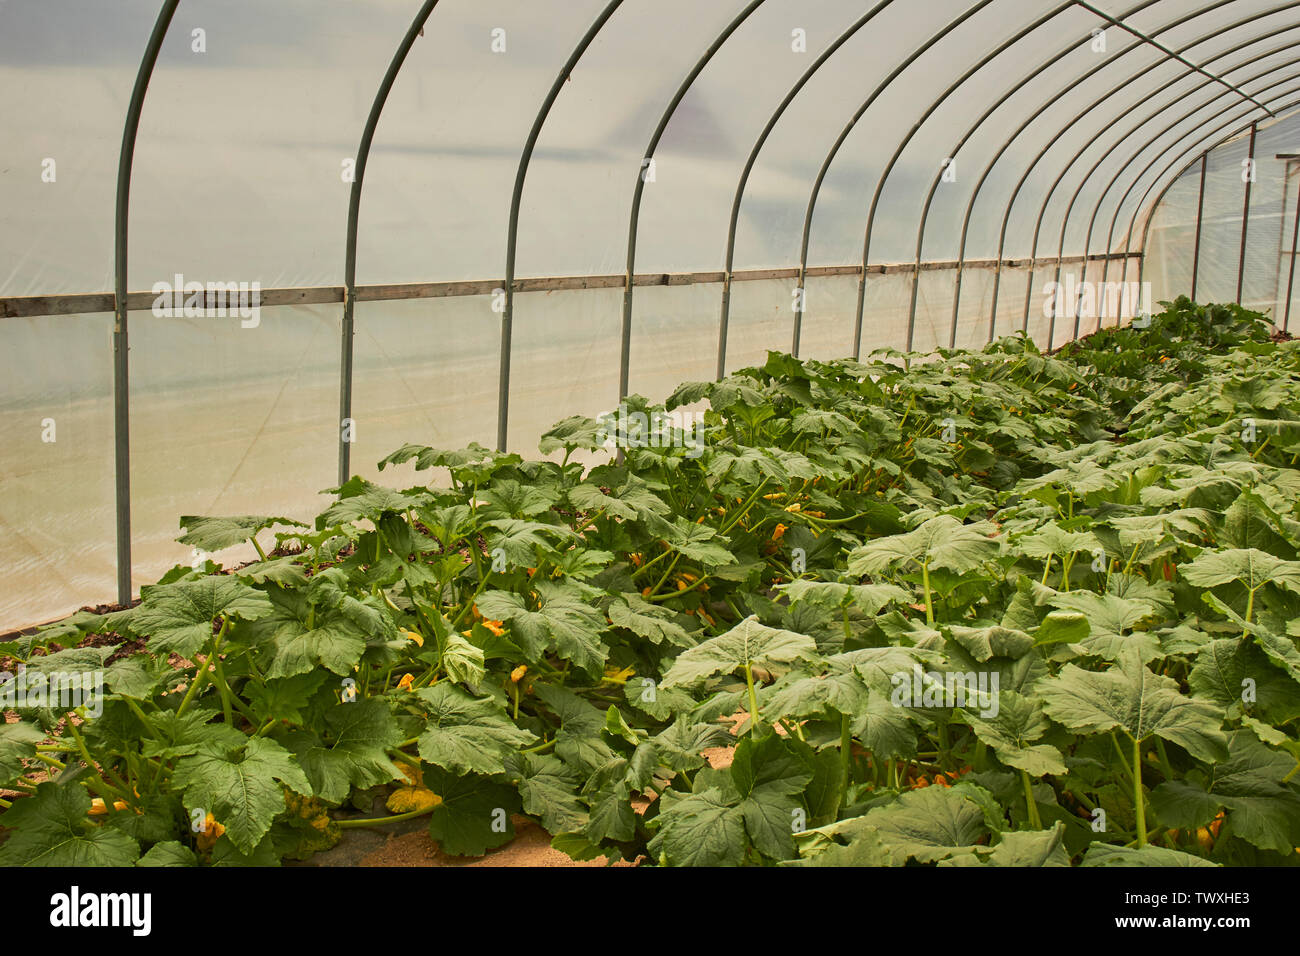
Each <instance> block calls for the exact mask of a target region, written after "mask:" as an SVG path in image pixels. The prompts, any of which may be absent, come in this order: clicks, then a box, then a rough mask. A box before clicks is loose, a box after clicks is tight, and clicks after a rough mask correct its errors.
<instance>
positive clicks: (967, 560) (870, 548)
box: [849, 515, 1000, 575]
mask: <svg viewBox="0 0 1300 956" xmlns="http://www.w3.org/2000/svg"><path fill="white" fill-rule="evenodd" d="M996 530H997V529H996V528H995V527H994V526H993V524H992V523H991V522H988V521H979V522H976V523H974V524H963V523H962V522H960V521H958V520H957V519H956V518H954V517H953V516H952V515H936V516H935V517H933V518H929V519H927V520H926V521H924V522H922V523H921V524H920V525H918V526H917V527H916V528H915V529H913V530H912V531H908V532H906V533H905V534H895V535H889V536H888V537H884V538H877V539H875V540H874V541H872V542H870V543H869V544H866V545H864V546H863V547H861V548H858V549H857V550H855V551H853V552H851V553H850V554H849V573H850V574H855V575H863V574H882V573H884V572H885V571H889V570H891V569H894V568H897V567H898V566H899V565H906V564H909V563H915V564H918V565H920V564H928V565H929V566H930V567H931V568H947V569H948V570H950V571H956V572H957V573H958V574H964V573H965V572H967V571H973V570H975V569H976V568H978V567H980V566H981V565H982V564H984V562H986V561H989V560H991V559H992V558H994V557H995V556H996V555H997V554H998V551H999V548H1000V545H999V543H998V541H997V540H996V539H994V538H991V537H989V535H990V534H991V533H993V532H995V531H996Z"/></svg>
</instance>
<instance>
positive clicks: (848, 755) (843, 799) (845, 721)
mask: <svg viewBox="0 0 1300 956" xmlns="http://www.w3.org/2000/svg"><path fill="white" fill-rule="evenodd" d="M840 773H841V775H842V776H843V778H844V782H843V785H842V786H841V787H840V806H844V805H845V804H846V803H848V802H849V783H850V780H851V777H852V775H853V728H852V727H851V726H850V725H849V715H848V714H841V715H840Z"/></svg>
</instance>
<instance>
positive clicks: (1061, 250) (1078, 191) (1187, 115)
mask: <svg viewBox="0 0 1300 956" xmlns="http://www.w3.org/2000/svg"><path fill="white" fill-rule="evenodd" d="M1296 29H1300V26H1290V27H1285V28H1283V29H1281V30H1278V31H1275V32H1274V33H1272V34H1269V35H1267V36H1264V37H1260V38H1257V39H1256V40H1253V41H1250V43H1248V44H1244V45H1253V44H1254V43H1258V42H1262V41H1263V40H1266V39H1270V38H1271V37H1272V36H1275V35H1277V34H1278V33H1285V32H1290V31H1292V30H1296ZM1297 46H1300V43H1294V42H1293V43H1289V44H1284V45H1283V46H1280V47H1275V48H1273V49H1271V50H1267V51H1265V52H1263V53H1259V54H1257V55H1255V56H1253V57H1250V58H1249V59H1247V60H1245V61H1243V62H1241V63H1238V64H1236V65H1234V66H1232V67H1230V68H1228V69H1227V70H1226V71H1224V72H1225V75H1226V74H1228V73H1234V72H1236V71H1237V70H1240V69H1244V68H1245V67H1247V66H1250V65H1251V64H1252V63H1257V62H1258V61H1260V60H1262V59H1266V58H1268V57H1271V56H1276V55H1277V54H1279V53H1284V52H1286V51H1288V50H1294V49H1296V48H1297ZM1237 49H1240V47H1238V48H1234V50H1232V51H1225V53H1224V54H1220V56H1225V55H1229V53H1231V52H1235V51H1236V50H1237ZM1218 58H1219V57H1215V58H1212V59H1211V60H1210V61H1207V62H1212V61H1213V59H1218ZM1297 62H1300V60H1297V59H1292V60H1288V61H1286V62H1284V63H1280V64H1276V65H1274V66H1271V67H1269V68H1267V69H1265V70H1262V71H1260V72H1259V73H1256V74H1253V75H1252V76H1250V77H1249V78H1247V79H1246V80H1245V81H1244V82H1247V83H1251V82H1254V81H1256V80H1258V79H1262V78H1263V77H1266V76H1268V75H1269V74H1270V73H1275V72H1277V71H1278V70H1281V69H1285V68H1287V67H1289V66H1293V65H1295V64H1296V63H1297ZM1191 75H1192V74H1191V73H1184V74H1183V75H1182V76H1180V77H1177V78H1175V79H1174V80H1171V81H1170V82H1169V83H1167V84H1166V85H1165V86H1163V87H1161V88H1160V89H1159V90H1157V91H1155V93H1154V94H1152V95H1153V96H1154V95H1158V94H1159V93H1161V92H1163V91H1164V90H1166V89H1168V88H1169V87H1170V86H1172V85H1174V84H1175V83H1178V82H1181V81H1182V80H1184V79H1186V78H1187V77H1189V76H1191ZM1209 85H1211V84H1210V83H1209V82H1205V83H1201V84H1200V85H1199V86H1197V87H1196V88H1195V89H1193V90H1190V91H1188V93H1187V94H1185V95H1192V94H1194V93H1199V92H1200V91H1201V90H1203V89H1205V88H1206V87H1207V86H1209ZM1274 85H1276V84H1274ZM1272 88H1273V87H1272V86H1268V87H1265V88H1264V89H1265V90H1267V89H1272ZM1261 92H1262V91H1261ZM1222 97H1223V93H1219V94H1218V95H1216V96H1213V97H1211V98H1210V99H1208V100H1205V101H1204V102H1203V103H1200V104H1198V105H1196V106H1194V107H1193V108H1191V109H1190V110H1187V111H1186V112H1184V113H1183V114H1182V115H1180V116H1179V117H1178V118H1177V119H1175V120H1174V121H1173V122H1171V123H1169V124H1168V125H1166V126H1165V127H1164V128H1163V129H1161V130H1160V131H1159V132H1157V133H1156V134H1155V135H1153V136H1151V137H1150V138H1149V139H1147V141H1146V142H1144V143H1143V144H1142V145H1141V146H1139V147H1138V148H1137V149H1135V150H1133V151H1132V154H1131V155H1130V156H1129V158H1128V160H1127V161H1126V162H1125V163H1124V165H1123V166H1121V167H1120V168H1119V170H1118V171H1117V172H1116V173H1115V175H1114V177H1112V179H1111V180H1110V182H1109V183H1107V184H1106V188H1105V189H1103V190H1102V192H1101V194H1100V195H1099V196H1098V199H1097V204H1096V205H1095V206H1094V207H1093V211H1092V217H1091V219H1089V222H1088V231H1087V234H1086V236H1085V239H1084V248H1083V251H1084V255H1085V256H1086V255H1088V254H1089V252H1090V251H1091V247H1092V232H1093V228H1094V227H1095V225H1096V221H1097V216H1098V214H1099V213H1100V211H1101V207H1102V205H1103V204H1104V203H1105V199H1106V196H1107V195H1109V193H1110V190H1111V188H1112V187H1113V186H1114V185H1115V183H1116V182H1118V181H1119V178H1120V177H1121V176H1122V175H1123V174H1124V171H1125V170H1126V169H1128V168H1129V166H1130V165H1132V164H1133V163H1134V162H1135V161H1136V160H1137V159H1138V157H1139V156H1141V155H1142V154H1143V153H1144V152H1145V151H1146V150H1147V149H1149V148H1150V147H1151V146H1152V145H1154V144H1155V143H1156V142H1157V141H1158V140H1159V139H1160V138H1161V137H1162V136H1165V135H1166V134H1168V133H1170V132H1171V131H1173V130H1174V129H1176V128H1177V127H1178V126H1179V125H1180V124H1182V123H1185V122H1186V121H1187V120H1189V119H1191V118H1192V117H1193V116H1195V115H1196V114H1197V113H1199V112H1200V111H1201V110H1204V109H1206V108H1207V107H1211V106H1212V105H1213V104H1214V103H1215V101H1216V100H1219V99H1222ZM1183 98H1185V97H1180V98H1179V99H1176V100H1173V101H1172V102H1169V103H1166V104H1165V105H1163V106H1161V107H1160V108H1159V109H1157V110H1155V111H1154V112H1152V113H1149V114H1148V115H1147V116H1146V118H1145V119H1143V120H1141V121H1139V122H1138V123H1137V124H1136V125H1134V126H1133V128H1132V129H1130V130H1129V131H1128V132H1126V133H1125V134H1124V135H1123V136H1121V137H1120V138H1119V139H1118V140H1116V141H1115V142H1114V143H1113V144H1112V145H1111V146H1110V148H1109V149H1107V150H1106V151H1105V152H1104V153H1103V154H1102V155H1101V156H1100V157H1099V158H1098V159H1097V161H1096V162H1095V163H1093V165H1092V167H1091V168H1090V169H1089V170H1088V172H1087V173H1085V174H1084V176H1083V178H1082V179H1081V180H1080V182H1079V185H1078V186H1077V187H1076V188H1075V191H1074V194H1073V195H1072V196H1071V197H1070V203H1069V205H1068V206H1067V207H1066V210H1065V214H1064V215H1063V216H1062V219H1061V231H1060V236H1059V241H1058V245H1057V252H1056V277H1055V281H1057V282H1059V281H1060V279H1061V262H1062V260H1063V259H1064V256H1065V238H1066V233H1067V232H1068V229H1069V221H1070V215H1071V213H1072V212H1073V211H1074V206H1075V203H1076V202H1078V199H1079V196H1080V195H1082V193H1083V189H1084V187H1085V186H1087V184H1088V181H1089V180H1090V179H1091V178H1092V176H1093V174H1094V173H1096V172H1097V170H1098V169H1100V168H1101V165H1102V164H1103V163H1104V162H1105V161H1106V160H1107V159H1109V158H1110V157H1111V156H1112V155H1113V154H1114V152H1115V151H1116V150H1117V149H1118V148H1119V147H1120V146H1121V145H1123V143H1124V142H1125V141H1126V140H1127V139H1128V138H1129V137H1130V136H1133V135H1135V134H1137V133H1138V132H1139V131H1141V130H1142V129H1144V128H1145V127H1146V126H1147V124H1148V123H1151V122H1152V121H1154V120H1155V118H1156V117H1157V116H1159V115H1161V114H1162V113H1164V112H1166V111H1167V110H1170V109H1172V108H1174V107H1175V106H1177V105H1178V103H1179V102H1181V101H1182V99H1183ZM1239 105H1240V103H1232V104H1229V105H1228V106H1226V107H1224V109H1222V110H1221V111H1220V112H1218V113H1215V114H1214V115H1212V116H1210V117H1208V118H1207V119H1206V120H1205V122H1210V121H1213V120H1214V119H1217V118H1218V117H1219V116H1222V115H1223V114H1224V113H1226V112H1228V111H1229V110H1231V109H1233V108H1235V107H1237V106H1239ZM1181 138H1182V137H1180V138H1179V139H1181ZM1089 145H1091V144H1089ZM1084 149H1087V146H1085V147H1084V148H1083V149H1081V150H1080V151H1079V152H1078V153H1076V154H1075V157H1074V158H1073V159H1072V160H1071V161H1070V163H1069V165H1067V166H1066V167H1065V168H1064V169H1063V170H1062V172H1061V176H1058V178H1057V183H1059V182H1060V179H1061V178H1062V177H1063V176H1064V174H1065V172H1067V171H1068V170H1069V169H1070V168H1071V167H1072V166H1073V164H1074V162H1075V161H1077V160H1078V158H1079V157H1080V156H1082V155H1083V151H1084ZM1057 183H1054V184H1053V190H1054V189H1055V186H1056V185H1057ZM1048 196H1049V198H1050V196H1051V191H1049V193H1048ZM1045 211H1046V202H1045V203H1044V205H1043V207H1042V208H1041V209H1040V215H1042V214H1043V213H1045ZM1108 243H1109V238H1108ZM1108 249H1109V245H1108ZM1035 251H1036V250H1035ZM1109 267H1110V263H1109V260H1108V261H1107V262H1106V263H1105V264H1104V265H1103V271H1102V281H1103V282H1105V280H1106V276H1107V275H1108V274H1109ZM1031 292H1032V290H1031ZM1031 300H1032V294H1031V295H1027V296H1026V302H1025V320H1024V325H1023V326H1022V328H1027V327H1028V315H1029V310H1030V302H1031ZM1054 334H1055V318H1053V321H1052V324H1051V325H1050V326H1049V332H1048V335H1049V341H1051V336H1053V335H1054ZM1078 334H1079V325H1078V316H1077V314H1076V321H1075V329H1074V336H1075V337H1076V338H1077V337H1078Z"/></svg>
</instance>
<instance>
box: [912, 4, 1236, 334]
mask: <svg viewBox="0 0 1300 956" xmlns="http://www.w3.org/2000/svg"><path fill="white" fill-rule="evenodd" d="M1158 2H1159V0H1146V2H1144V3H1141V4H1139V5H1138V6H1136V7H1132V8H1130V9H1129V10H1126V11H1124V12H1123V13H1122V14H1120V16H1121V17H1129V16H1132V15H1133V14H1135V13H1139V12H1141V11H1142V10H1144V9H1146V8H1147V7H1150V6H1152V5H1154V4H1155V3H1158ZM1227 2H1230V0H1227ZM1072 6H1073V5H1072ZM1141 46H1142V43H1141V42H1138V43H1135V44H1133V45H1132V46H1131V47H1128V48H1126V49H1125V50H1124V51H1123V52H1125V53H1127V52H1128V51H1129V50H1133V49H1138V48H1140V47H1141ZM1077 49H1078V44H1077V43H1072V44H1070V45H1069V46H1067V47H1065V48H1063V49H1062V50H1061V51H1060V52H1059V53H1057V54H1055V55H1054V56H1052V57H1051V59H1049V60H1046V61H1044V62H1043V63H1042V65H1040V66H1039V67H1038V68H1037V69H1036V70H1034V72H1033V73H1030V74H1028V75H1027V76H1025V77H1023V78H1022V79H1021V80H1020V81H1019V82H1018V83H1016V85H1015V86H1014V87H1012V88H1011V89H1009V90H1008V91H1007V92H1006V93H1004V94H1003V95H1002V96H1001V97H1000V98H999V99H998V100H997V101H996V102H995V103H994V104H993V105H992V106H990V107H989V108H988V109H987V110H985V111H984V113H982V114H981V115H980V118H979V119H977V120H976V121H975V122H974V123H973V124H972V125H971V126H970V127H969V128H968V129H967V130H966V133H965V134H964V135H963V136H962V138H961V139H960V140H958V142H957V145H956V146H955V147H953V149H951V150H950V151H949V155H950V156H954V157H955V156H956V155H957V154H958V153H959V152H961V149H962V147H963V146H965V145H966V142H967V141H968V140H969V139H970V137H971V136H973V135H975V133H976V131H977V130H979V128H980V127H981V126H983V125H984V123H985V122H987V121H988V119H989V117H991V116H992V115H993V114H994V113H995V112H997V110H998V109H999V108H1001V106H1002V105H1003V104H1004V103H1006V102H1007V101H1008V100H1009V99H1010V98H1011V97H1012V96H1014V95H1015V94H1016V93H1018V92H1020V90H1022V89H1023V88H1024V87H1025V86H1026V85H1028V84H1029V83H1030V82H1031V81H1032V80H1033V79H1034V78H1035V77H1037V76H1038V75H1040V74H1041V73H1043V72H1044V71H1046V70H1048V69H1050V68H1051V67H1052V66H1054V65H1055V64H1056V63H1058V62H1060V61H1061V60H1062V59H1064V58H1065V57H1066V56H1069V55H1070V54H1071V53H1073V52H1074V51H1075V50H1077ZM1063 92H1064V91H1063ZM942 179H943V176H942V173H940V175H938V176H936V177H935V178H934V181H933V182H932V183H931V184H930V191H929V192H928V193H927V194H926V197H925V205H924V207H923V209H922V212H921V221H920V225H919V226H918V228H917V235H916V262H915V267H916V268H915V272H916V275H915V277H914V280H913V283H914V284H913V287H912V304H911V310H910V312H909V315H908V319H907V321H908V325H909V327H911V326H912V324H913V323H915V321H916V301H917V290H918V289H919V286H920V269H921V260H922V254H923V251H924V242H925V229H926V225H927V222H928V220H929V217H930V207H931V205H932V203H933V201H934V196H935V194H936V193H937V192H938V189H939V184H940V182H942ZM982 182H983V180H982V179H981V184H982ZM968 208H969V207H968ZM958 262H959V265H958V270H959V271H958V276H959V277H960V259H959V260H958ZM958 281H960V278H958ZM955 305H956V297H955V296H954V309H953V314H952V323H951V325H950V327H949V330H948V347H949V348H953V347H954V346H955V344H956V340H957V310H956V308H955Z"/></svg>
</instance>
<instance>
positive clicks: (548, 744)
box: [519, 737, 559, 754]
mask: <svg viewBox="0 0 1300 956" xmlns="http://www.w3.org/2000/svg"><path fill="white" fill-rule="evenodd" d="M558 739H559V738H558V737H552V738H551V739H550V740H546V741H543V742H542V743H540V744H537V745H535V746H533V747H527V748H525V749H523V750H521V751H519V752H520V753H521V754H539V753H541V752H542V751H543V750H550V749H551V748H552V747H554V746H555V741H556V740H558Z"/></svg>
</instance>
